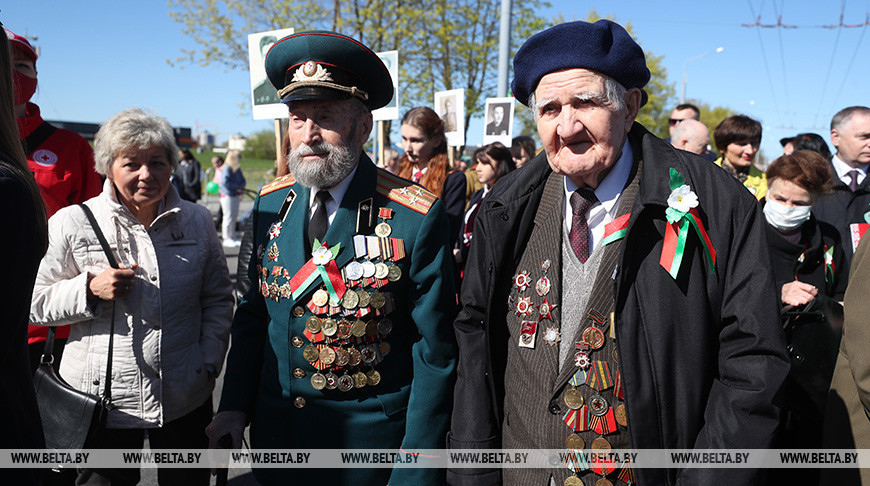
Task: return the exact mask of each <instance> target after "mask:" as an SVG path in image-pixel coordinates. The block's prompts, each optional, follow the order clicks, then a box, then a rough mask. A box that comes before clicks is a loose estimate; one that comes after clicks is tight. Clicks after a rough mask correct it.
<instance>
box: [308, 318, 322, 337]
mask: <svg viewBox="0 0 870 486" xmlns="http://www.w3.org/2000/svg"><path fill="white" fill-rule="evenodd" d="M322 326H323V321H321V320H320V318H319V317H316V316H311V317H309V318H308V320H307V321H305V329H306V330H307V331H308V332H310V333H311V334H317V333H319V332H320V329H321V327H322Z"/></svg>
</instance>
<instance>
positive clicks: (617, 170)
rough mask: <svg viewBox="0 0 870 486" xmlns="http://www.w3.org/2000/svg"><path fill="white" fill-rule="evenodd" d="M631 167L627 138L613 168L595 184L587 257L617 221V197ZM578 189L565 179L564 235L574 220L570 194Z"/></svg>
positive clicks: (632, 161) (588, 221)
mask: <svg viewBox="0 0 870 486" xmlns="http://www.w3.org/2000/svg"><path fill="white" fill-rule="evenodd" d="M633 163H634V153H633V152H632V151H631V145H630V144H629V143H628V139H627V138H626V140H625V143H624V144H623V145H622V156H620V157H619V160H617V161H616V163H615V164H613V168H612V169H610V172H609V173H608V174H607V175H606V176H605V177H604V180H603V181H601V184H598V188H597V189H595V191H594V192H595V197H596V198H598V202H596V203H595V204H593V205H592V207H591V208H589V217H588V218H587V220H586V222H587V224H588V225H589V253H592V252H593V251H595V248H596V246H597V245H598V243H599V242H600V241H601V240H602V239H603V238H604V225H606V224H607V223H609V222H611V221H613V220H614V219H616V211H617V210H618V209H619V204H618V203H619V197H620V196H621V195H622V190H623V189H624V188H625V184H626V182H628V176H629V174H631V166H632V164H633ZM577 189H579V187H578V186H577V184H574V183H573V182H572V181H571V179H569V178H567V177H566V178H565V200H564V201H563V202H562V211H563V213H564V218H563V220H564V224H565V231H571V224H572V222H573V221H572V220H573V218H574V212H573V211H572V209H571V203H570V200H571V193H573V192H574V191H576V190H577Z"/></svg>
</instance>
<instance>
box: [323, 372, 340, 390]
mask: <svg viewBox="0 0 870 486" xmlns="http://www.w3.org/2000/svg"><path fill="white" fill-rule="evenodd" d="M337 386H338V376H336V375H335V373H333V372H331V371H330V372H329V373H327V374H326V389H327V390H335V388H336V387H337Z"/></svg>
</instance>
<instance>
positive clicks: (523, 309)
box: [517, 295, 534, 317]
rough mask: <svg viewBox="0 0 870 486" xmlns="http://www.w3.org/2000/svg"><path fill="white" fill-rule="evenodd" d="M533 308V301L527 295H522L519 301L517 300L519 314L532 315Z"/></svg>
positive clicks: (523, 315) (522, 315)
mask: <svg viewBox="0 0 870 486" xmlns="http://www.w3.org/2000/svg"><path fill="white" fill-rule="evenodd" d="M532 309H534V306H533V305H532V301H531V300H530V299H529V298H528V297H527V296H525V295H524V296H522V297H520V300H519V302H517V316H519V317H530V316H531V315H532Z"/></svg>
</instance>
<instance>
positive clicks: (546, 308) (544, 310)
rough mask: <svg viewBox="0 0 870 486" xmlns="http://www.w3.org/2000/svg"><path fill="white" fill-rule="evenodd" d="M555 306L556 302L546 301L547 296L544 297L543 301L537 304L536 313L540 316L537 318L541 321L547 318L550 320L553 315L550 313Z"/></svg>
mask: <svg viewBox="0 0 870 486" xmlns="http://www.w3.org/2000/svg"><path fill="white" fill-rule="evenodd" d="M555 308H556V304H551V303H549V302H547V298H546V297H544V302H542V303H541V305H539V306H538V313H539V314H540V317H539V318H538V319H539V320H542V321H543V320H544V319H549V320H551V321H552V320H553V316H552V315H551V314H552V312H553V309H555Z"/></svg>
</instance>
